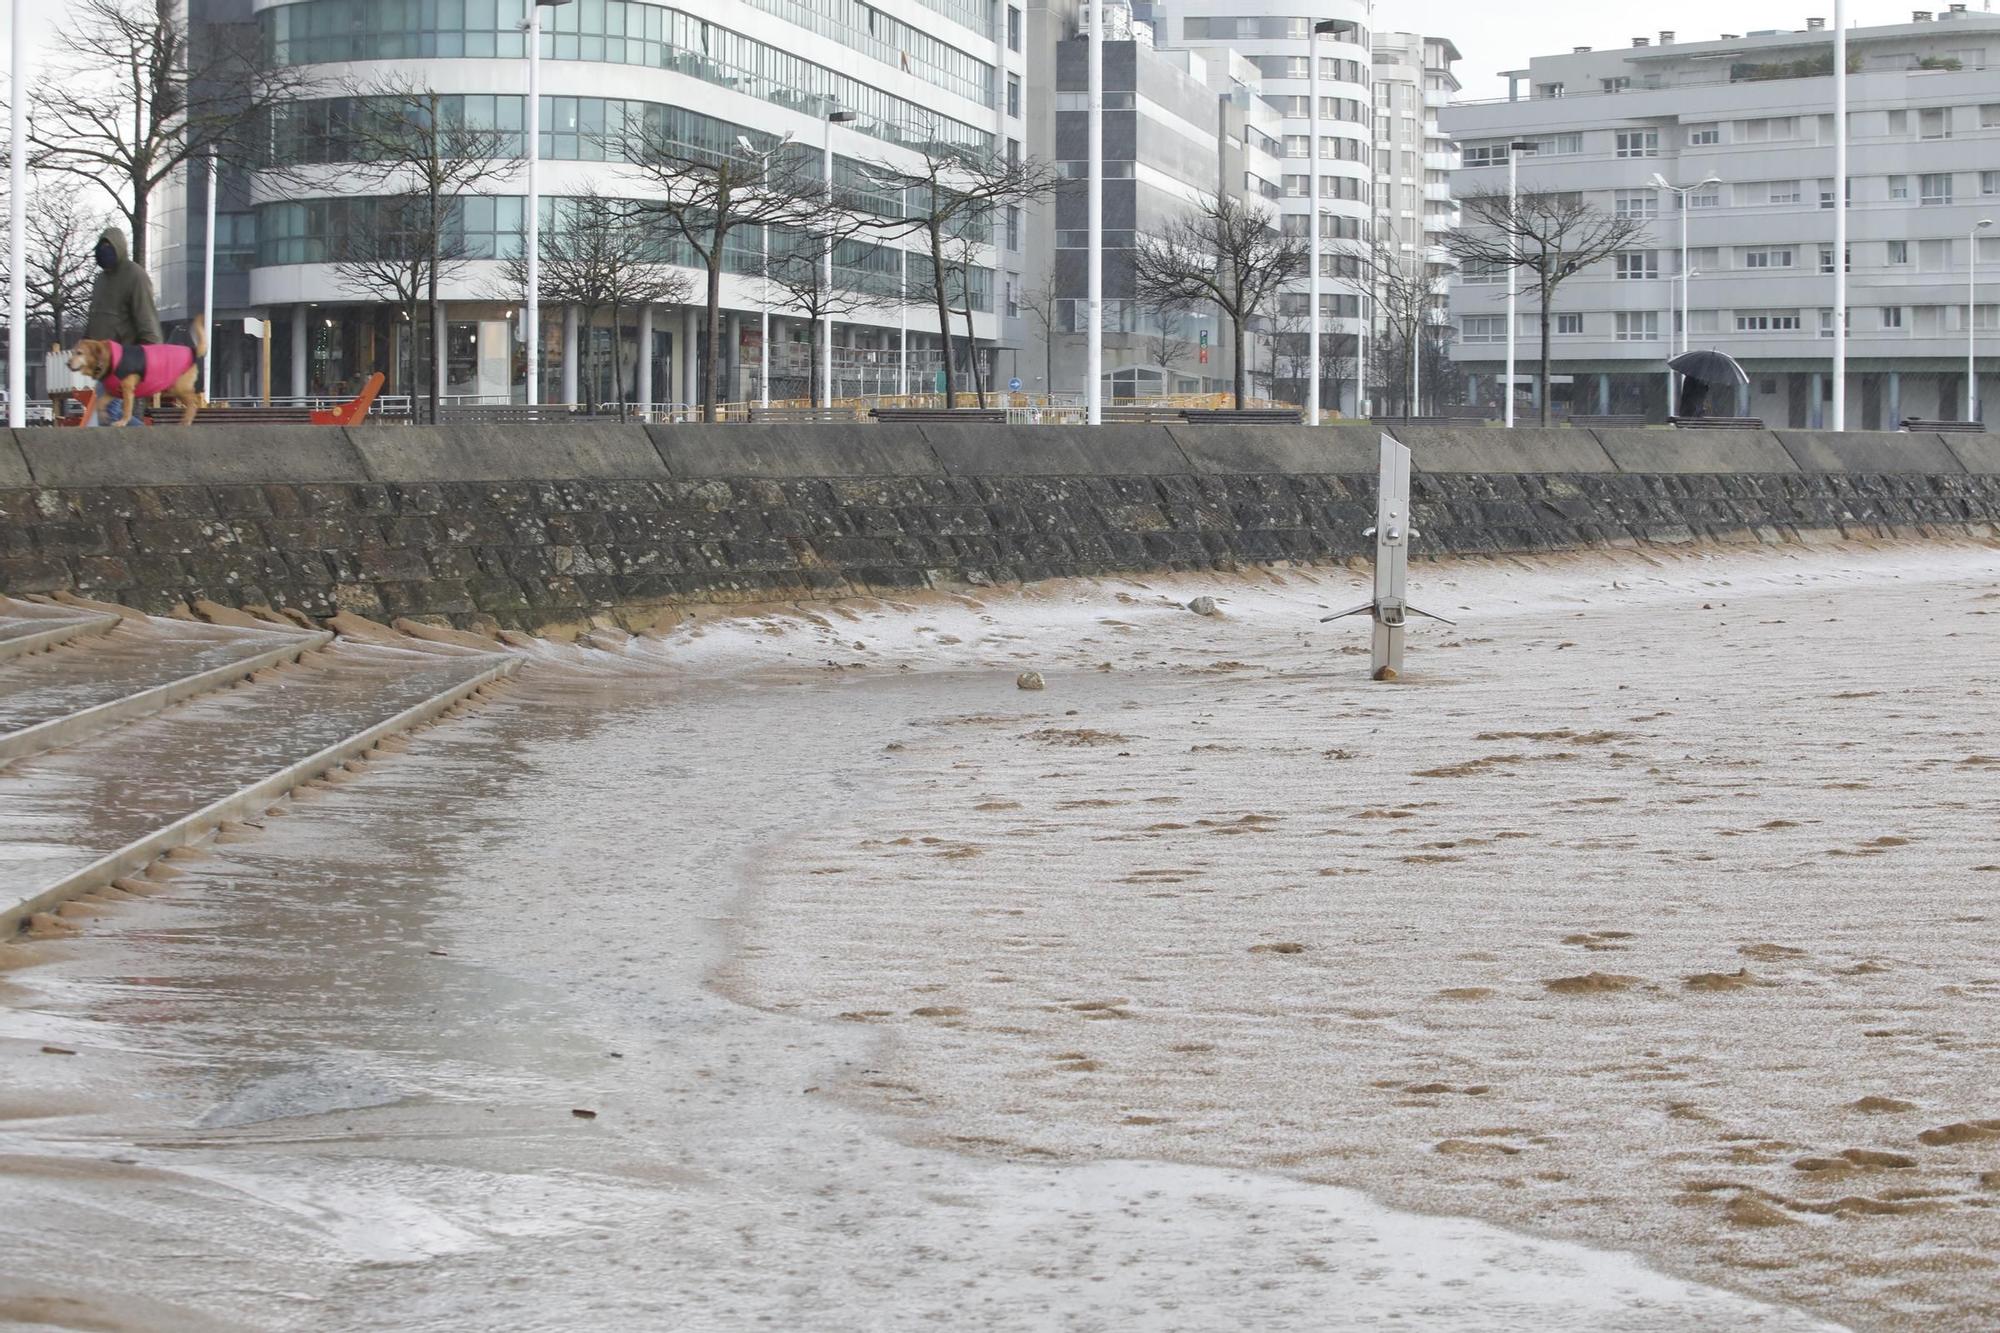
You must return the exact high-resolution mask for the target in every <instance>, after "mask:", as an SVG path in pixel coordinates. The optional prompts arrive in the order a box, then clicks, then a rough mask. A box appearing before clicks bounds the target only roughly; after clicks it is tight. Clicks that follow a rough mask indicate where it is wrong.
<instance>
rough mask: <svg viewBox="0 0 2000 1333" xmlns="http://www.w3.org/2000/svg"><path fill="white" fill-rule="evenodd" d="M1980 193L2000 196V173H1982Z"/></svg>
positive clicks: (1980, 174) (1980, 176) (1980, 175)
mask: <svg viewBox="0 0 2000 1333" xmlns="http://www.w3.org/2000/svg"><path fill="white" fill-rule="evenodd" d="M1979 193H1981V194H2000V171H1982V172H1980V173H1979Z"/></svg>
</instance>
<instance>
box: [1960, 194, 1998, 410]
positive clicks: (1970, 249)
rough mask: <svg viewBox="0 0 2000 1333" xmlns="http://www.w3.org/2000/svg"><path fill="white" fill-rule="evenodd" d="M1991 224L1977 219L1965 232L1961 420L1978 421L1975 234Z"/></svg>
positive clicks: (1991, 220)
mask: <svg viewBox="0 0 2000 1333" xmlns="http://www.w3.org/2000/svg"><path fill="white" fill-rule="evenodd" d="M1992 225H1993V219H1992V218H1981V219H1979V221H1978V222H1976V223H1974V224H1973V226H1972V230H1971V231H1969V232H1967V233H1966V235H1965V419H1966V420H1967V421H1977V420H1979V364H1978V362H1977V361H1976V360H1975V359H1974V355H1973V354H1974V353H1975V352H1976V351H1977V350H1978V347H1979V344H1978V341H1977V335H1976V334H1975V333H1974V330H1975V329H1976V328H1977V327H1978V324H1979V233H1980V232H1982V231H1985V230H1986V229H1987V228H1988V227H1990V226H1992Z"/></svg>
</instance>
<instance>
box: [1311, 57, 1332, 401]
mask: <svg viewBox="0 0 2000 1333" xmlns="http://www.w3.org/2000/svg"><path fill="white" fill-rule="evenodd" d="M1331 26H1332V25H1331V24H1330V23H1329V22H1327V21H1325V20H1322V21H1320V22H1318V23H1315V24H1313V25H1312V29H1311V30H1310V31H1309V32H1308V33H1307V34H1306V263H1307V265H1308V270H1307V275H1306V330H1307V332H1306V378H1307V380H1308V381H1309V387H1308V388H1307V389H1306V424H1307V425H1308V426H1317V425H1318V424H1319V35H1320V33H1321V32H1322V31H1324V30H1326V29H1328V28H1330V27H1331Z"/></svg>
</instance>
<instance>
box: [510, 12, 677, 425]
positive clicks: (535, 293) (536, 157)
mask: <svg viewBox="0 0 2000 1333" xmlns="http://www.w3.org/2000/svg"><path fill="white" fill-rule="evenodd" d="M568 3H569V0H535V3H534V4H532V5H530V6H528V21H527V22H526V23H525V24H523V25H522V26H523V27H524V28H525V29H526V30H527V33H528V217H527V224H528V237H527V242H528V299H527V304H526V307H525V310H526V313H525V315H524V317H523V318H524V321H525V325H526V327H525V330H524V331H525V333H526V335H527V336H526V339H525V341H526V342H527V344H528V406H529V407H533V406H535V404H537V403H539V402H540V401H541V400H542V175H541V160H542V11H543V10H544V9H554V8H556V7H557V6H558V5H566V4H568ZM648 354H649V353H647V352H646V351H645V349H641V351H640V355H642V356H644V355H648Z"/></svg>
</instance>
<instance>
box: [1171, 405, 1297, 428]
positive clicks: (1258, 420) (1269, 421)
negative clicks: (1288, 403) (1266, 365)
mask: <svg viewBox="0 0 2000 1333" xmlns="http://www.w3.org/2000/svg"><path fill="white" fill-rule="evenodd" d="M1181 416H1182V419H1183V420H1185V421H1187V422H1188V423H1189V424H1190V425H1195V426H1298V425H1303V424H1304V422H1305V419H1306V414H1305V412H1304V411H1303V410H1301V409H1300V408H1296V407H1190V408H1186V409H1184V410H1183V411H1182V413H1181Z"/></svg>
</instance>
